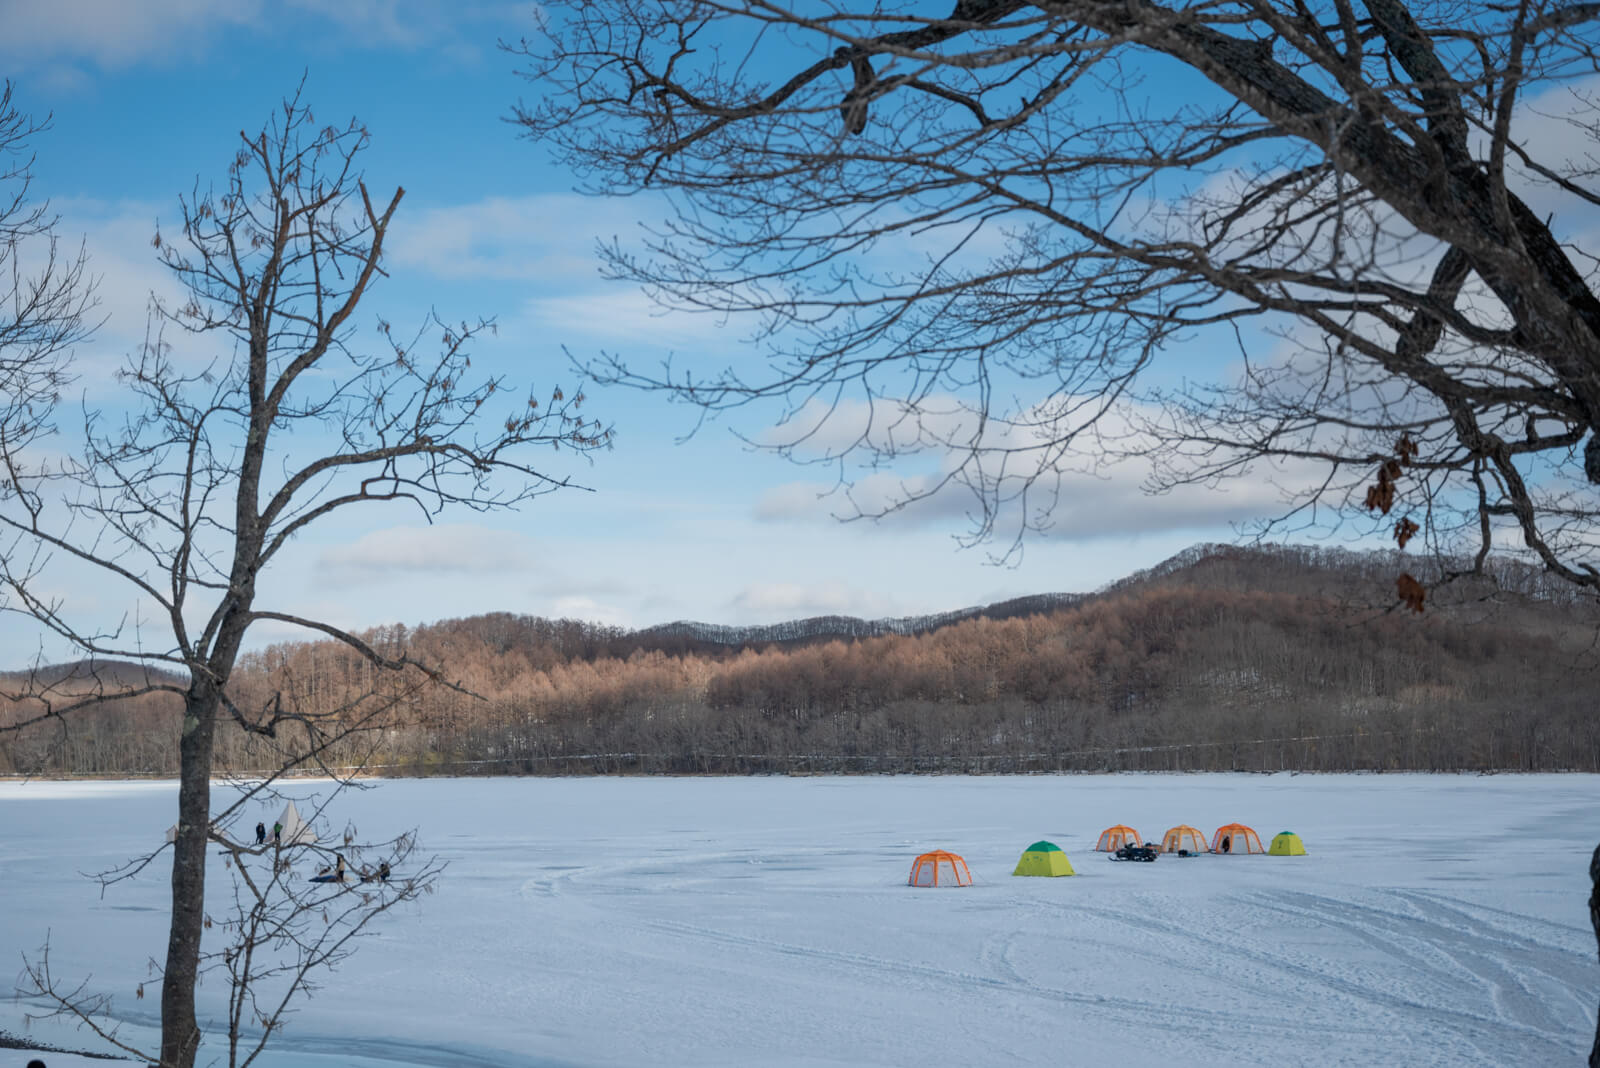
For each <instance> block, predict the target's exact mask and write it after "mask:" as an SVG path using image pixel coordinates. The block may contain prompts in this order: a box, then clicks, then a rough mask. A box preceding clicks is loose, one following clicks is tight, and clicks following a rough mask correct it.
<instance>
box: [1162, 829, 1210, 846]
mask: <svg viewBox="0 0 1600 1068" xmlns="http://www.w3.org/2000/svg"><path fill="white" fill-rule="evenodd" d="M1180 850H1182V851H1184V852H1188V853H1207V852H1210V848H1209V847H1208V846H1207V845H1206V836H1205V835H1203V834H1201V833H1200V831H1199V830H1198V829H1197V828H1194V827H1191V826H1189V825H1188V824H1187V823H1180V824H1178V825H1177V826H1176V827H1172V828H1170V829H1169V830H1168V831H1167V833H1166V834H1164V835H1162V836H1161V852H1163V853H1177V852H1179V851H1180Z"/></svg>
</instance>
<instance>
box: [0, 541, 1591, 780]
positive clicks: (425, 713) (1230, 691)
mask: <svg viewBox="0 0 1600 1068" xmlns="http://www.w3.org/2000/svg"><path fill="white" fill-rule="evenodd" d="M1466 570H1467V568H1466V566H1465V562H1460V561H1458V562H1451V561H1434V560H1425V559H1419V558H1417V557H1415V556H1407V555H1402V554H1398V553H1357V552H1350V551H1346V550H1342V549H1328V548H1322V547H1298V546H1297V547H1240V546H1228V545H1201V546H1196V547H1194V548H1193V549H1190V550H1187V551H1186V552H1184V553H1181V554H1179V555H1178V556H1175V557H1173V558H1172V559H1170V560H1167V561H1164V562H1163V563H1161V564H1160V565H1158V566H1156V567H1153V568H1150V569H1148V570H1146V571H1143V572H1140V573H1138V574H1135V575H1130V576H1128V577H1126V578H1123V579H1120V580H1118V581H1116V582H1113V583H1111V584H1109V585H1107V586H1106V587H1104V588H1102V589H1100V590H1098V591H1095V592H1093V593H1089V594H1060V593H1057V594H1039V595H1035V596H1030V597H1023V598H1017V599H1014V600H1009V601H1004V602H1000V603H998V604H993V605H986V606H981V607H971V608H963V609H956V610H952V611H949V612H943V613H937V614H932V615H927V616H916V617H906V618H897V619H883V620H870V621H869V620H861V619H854V618H850V617H843V616H823V617H815V618H811V619H804V620H794V621H790V622H786V623H779V624H774V625H768V626H756V627H726V626H716V625H711V624H705V623H693V622H679V623H671V624H665V625H662V626H656V627H648V628H644V629H641V630H626V629H623V628H619V627H609V626H601V625H596V624H591V623H585V622H582V621H577V620H570V619H563V620H549V619H543V618H540V617H536V616H526V615H517V614H513V613H505V612H501V613H490V614H486V615H481V616H474V617H471V618H466V619H451V620H442V621H439V622H436V623H429V624H425V625H419V626H415V627H406V626H403V625H399V624H395V625H392V626H387V627H380V628H375V629H374V630H372V631H371V632H369V633H368V634H367V635H366V640H367V641H369V642H370V643H371V644H372V645H373V647H374V648H378V649H380V650H383V651H384V652H386V653H390V654H398V653H401V652H404V653H405V654H406V655H408V656H411V657H413V658H415V659H417V660H419V661H422V662H424V663H429V664H433V665H437V666H439V667H440V668H441V670H442V672H443V675H444V677H445V678H447V679H448V680H449V681H451V682H454V683H457V684H458V686H459V688H443V687H422V688H421V689H408V690H401V689H397V688H396V687H397V680H395V679H394V677H393V676H390V675H386V674H385V673H383V672H381V671H376V670H375V669H374V668H373V667H372V665H371V664H370V663H368V662H366V661H365V660H363V659H362V658H361V657H359V656H358V655H356V654H354V653H353V652H352V651H350V650H349V649H346V648H344V647H343V646H340V645H337V644H334V643H332V642H326V641H323V642H300V643H287V644H281V645H277V646H273V647H271V648H269V649H265V650H261V651H259V652H255V653H251V654H249V655H247V656H246V657H244V658H242V660H241V662H240V665H239V668H238V670H237V672H236V673H235V676H234V679H233V683H232V685H231V692H232V695H233V698H234V700H235V702H236V704H237V705H238V706H239V707H240V708H246V709H248V708H263V707H267V706H269V705H272V706H274V707H276V706H277V703H278V702H280V701H281V702H282V704H283V707H287V708H293V709H295V710H296V712H297V714H302V715H304V716H305V717H306V720H305V722H307V723H313V722H316V721H317V720H318V719H319V718H322V720H323V721H324V722H331V721H332V720H333V719H338V718H339V717H347V716H349V715H351V714H352V710H357V709H361V708H369V707H371V706H372V702H374V701H378V702H379V703H380V704H382V705H383V707H384V708H385V709H386V710H387V711H386V712H385V718H384V720H383V723H384V725H385V726H384V734H383V737H382V740H381V744H378V743H375V744H378V749H377V752H376V754H375V755H374V756H373V757H372V758H371V760H370V761H367V760H366V759H365V758H363V762H368V763H372V764H376V765H378V766H379V767H380V768H384V769H388V770H389V771H390V772H391V773H413V774H426V773H430V772H433V771H456V772H460V771H480V772H489V773H552V772H554V773H579V772H582V773H588V772H610V773H617V772H672V773H707V772H715V773H748V772H773V771H835V772H845V771H855V772H862V771H984V772H993V771H1040V770H1103V769H1129V768H1149V769H1166V770H1174V769H1183V770H1216V769H1252V770H1275V769H1278V768H1295V769H1301V770H1319V769H1328V770H1351V769H1358V768H1371V769H1379V770H1382V769H1395V768H1412V769H1429V770H1440V769H1452V770H1463V769H1473V770H1502V769H1520V770H1550V769H1575V768H1578V769H1584V770H1591V771H1600V714H1597V713H1600V702H1597V698H1596V696H1595V695H1596V694H1597V693H1600V605H1597V604H1596V603H1595V602H1594V601H1593V600H1586V599H1584V598H1583V597H1582V596H1581V595H1580V594H1579V592H1578V591H1575V590H1574V589H1573V588H1572V587H1570V586H1569V585H1567V584H1564V583H1561V582H1559V581H1558V580H1555V579H1552V578H1550V577H1549V576H1546V575H1544V574H1543V573H1542V572H1540V571H1539V570H1537V569H1535V568H1532V567H1529V566H1527V565H1524V564H1521V563H1518V562H1515V561H1506V560H1491V561H1490V566H1489V568H1488V569H1487V573H1486V574H1484V575H1481V576H1479V575H1466V574H1456V575H1454V577H1452V573H1453V572H1464V571H1466ZM1407 572H1415V573H1416V574H1417V577H1419V578H1421V579H1423V581H1424V582H1425V583H1427V584H1428V585H1429V587H1430V592H1429V595H1428V602H1427V606H1426V607H1427V610H1426V611H1425V612H1424V613H1423V614H1421V615H1416V614H1412V613H1410V612H1408V611H1406V610H1404V609H1403V608H1402V607H1401V606H1400V604H1399V602H1398V600H1397V597H1396V587H1395V583H1396V579H1397V578H1398V577H1399V576H1400V575H1402V574H1405V573H1407ZM60 670H61V672H62V674H63V676H65V677H66V678H67V679H68V682H69V684H70V685H82V684H83V680H82V677H81V676H82V674H83V667H82V666H81V665H79V666H76V667H73V668H70V669H68V668H63V669H60ZM138 672H139V669H137V668H135V667H132V666H130V665H113V666H111V667H110V668H108V669H105V670H103V671H102V677H103V678H112V679H117V680H121V682H122V684H124V685H134V684H135V680H136V679H138V678H141V677H142V676H141V675H139V674H138ZM385 695H387V696H385ZM383 702H387V704H383ZM174 713H175V706H174V704H173V701H172V699H171V698H170V697H169V696H167V695H160V694H156V695H149V696H147V697H144V698H141V699H140V700H139V702H137V704H136V707H135V706H134V705H133V704H130V707H128V708H126V709H122V708H118V707H117V706H116V705H115V704H112V705H108V706H103V707H102V708H100V709H98V710H97V711H96V712H95V713H94V714H93V715H92V716H89V717H85V720H84V722H83V723H82V724H80V725H79V727H78V728H77V730H76V732H73V731H67V730H62V729H56V730H54V733H51V732H50V731H35V732H34V733H33V734H31V735H29V736H28V737H26V738H23V739H21V740H19V741H12V742H3V741H0V746H3V747H0V770H6V768H7V766H8V765H7V763H6V762H7V761H9V766H10V767H12V768H32V769H41V770H54V771H61V772H86V773H96V774H106V773H116V772H119V771H121V772H130V771H151V772H156V773H161V772H162V771H163V770H165V769H170V768H171V767H175V764H176V753H175V745H176V730H175V723H176V720H175V715H174ZM0 725H3V723H0ZM51 726H52V727H57V726H58V725H51ZM3 738H4V736H3V735H0V739H3ZM279 744H283V742H282V740H281V739H279V740H274V741H271V742H270V743H269V742H267V741H263V740H262V739H260V738H254V737H251V736H248V735H246V734H245V733H244V732H242V731H240V730H238V729H237V728H235V727H233V726H232V724H231V723H225V724H224V726H223V727H222V729H221V732H220V733H219V740H218V760H219V767H220V768H229V769H234V770H241V771H243V770H251V769H255V768H259V767H262V766H270V763H271V762H273V761H275V760H276V757H275V756H273V752H274V750H271V749H270V748H266V747H269V745H279ZM342 758H343V759H348V760H351V761H355V760H356V759H357V756H356V750H354V749H352V750H350V752H349V753H348V754H345V755H344V756H343V757H342ZM336 759H337V758H336Z"/></svg>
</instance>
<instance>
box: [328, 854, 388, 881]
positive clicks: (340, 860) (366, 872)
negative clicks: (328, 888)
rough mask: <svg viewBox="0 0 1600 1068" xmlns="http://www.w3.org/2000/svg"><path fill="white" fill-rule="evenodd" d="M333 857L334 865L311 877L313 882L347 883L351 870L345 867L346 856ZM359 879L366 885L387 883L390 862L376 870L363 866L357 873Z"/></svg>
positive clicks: (337, 855) (382, 864)
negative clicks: (346, 879)
mask: <svg viewBox="0 0 1600 1068" xmlns="http://www.w3.org/2000/svg"><path fill="white" fill-rule="evenodd" d="M333 856H334V863H333V864H331V865H329V866H328V867H326V868H323V869H321V870H320V871H318V872H317V874H315V875H313V876H312V877H311V881H312V882H314V883H342V882H344V881H345V877H346V876H347V875H348V874H349V869H348V868H347V867H346V866H345V862H344V854H343V853H335V854H334V855H333ZM357 878H359V879H360V880H361V881H362V882H364V883H386V882H388V881H389V862H388V861H387V860H385V861H383V862H381V863H380V864H379V865H378V866H377V867H376V868H368V867H367V866H366V865H365V864H363V865H361V868H360V870H359V871H358V872H357Z"/></svg>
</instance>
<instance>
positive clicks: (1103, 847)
mask: <svg viewBox="0 0 1600 1068" xmlns="http://www.w3.org/2000/svg"><path fill="white" fill-rule="evenodd" d="M1142 842H1143V839H1142V838H1140V836H1139V832H1138V831H1136V830H1134V829H1133V828H1132V827H1128V826H1125V825H1124V824H1120V823H1119V824H1117V825H1116V826H1115V827H1108V828H1106V829H1105V830H1104V831H1102V832H1100V838H1099V841H1097V842H1096V843H1095V850H1096V851H1098V852H1102V853H1114V852H1116V851H1117V850H1119V849H1126V848H1128V847H1134V848H1138V847H1139V846H1140V844H1141V843H1142ZM1152 848H1153V847H1152ZM1160 851H1161V852H1163V853H1179V854H1182V855H1184V856H1194V855H1196V854H1199V853H1216V854H1221V855H1228V854H1234V853H1242V854H1250V853H1266V854H1268V855H1270V856H1274V857H1303V856H1305V855H1306V847H1305V843H1303V842H1301V841H1300V836H1299V835H1297V834H1295V833H1294V832H1293V831H1280V832H1279V833H1278V834H1277V836H1276V837H1274V838H1273V839H1272V844H1271V846H1270V847H1268V848H1266V849H1263V848H1262V847H1261V836H1260V835H1258V834H1256V832H1255V831H1254V830H1252V829H1251V828H1249V827H1246V826H1245V825H1244V824H1242V823H1227V824H1224V825H1222V826H1221V827H1218V828H1217V830H1216V833H1215V834H1213V835H1212V836H1211V840H1210V842H1209V843H1208V842H1207V841H1206V836H1205V835H1204V834H1202V833H1200V831H1199V830H1197V829H1196V828H1194V827H1190V826H1189V825H1188V824H1179V825H1178V826H1176V827H1173V828H1171V829H1170V830H1168V831H1167V833H1166V834H1164V835H1163V836H1162V837H1161V849H1160ZM1011 874H1012V875H1040V876H1058V875H1076V874H1077V872H1075V871H1073V870H1072V862H1071V861H1070V860H1068V859H1067V855H1066V854H1065V853H1063V852H1062V851H1061V847H1060V846H1058V845H1056V844H1055V843H1054V842H1045V841H1038V842H1035V843H1033V844H1032V845H1030V846H1029V847H1028V848H1027V849H1025V850H1023V851H1022V857H1021V859H1019V860H1018V861H1017V866H1016V867H1015V868H1014V869H1012V872H1011ZM907 882H908V883H909V884H910V885H911V886H971V885H972V871H971V869H969V868H968V867H967V862H966V860H965V859H963V858H962V857H961V855H960V854H958V853H949V852H946V851H945V850H943V849H935V850H934V851H933V852H931V853H923V854H922V855H921V856H919V857H917V859H916V860H914V861H912V862H911V878H910V879H908V880H907Z"/></svg>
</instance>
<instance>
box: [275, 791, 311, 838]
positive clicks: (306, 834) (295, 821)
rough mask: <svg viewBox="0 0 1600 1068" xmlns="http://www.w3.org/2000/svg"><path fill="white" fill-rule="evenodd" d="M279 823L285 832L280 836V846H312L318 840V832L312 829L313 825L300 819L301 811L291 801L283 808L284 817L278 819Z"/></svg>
mask: <svg viewBox="0 0 1600 1068" xmlns="http://www.w3.org/2000/svg"><path fill="white" fill-rule="evenodd" d="M278 823H279V824H280V825H282V827H283V830H282V831H281V832H280V833H279V835H278V844H279V845H311V844H312V843H314V842H315V841H316V840H317V832H316V831H313V830H312V829H311V824H309V823H307V822H306V821H305V820H303V819H301V818H300V810H299V809H297V808H295V807H294V802H293V801H290V802H289V803H288V804H287V805H284V806H283V815H281V816H279V817H278Z"/></svg>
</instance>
